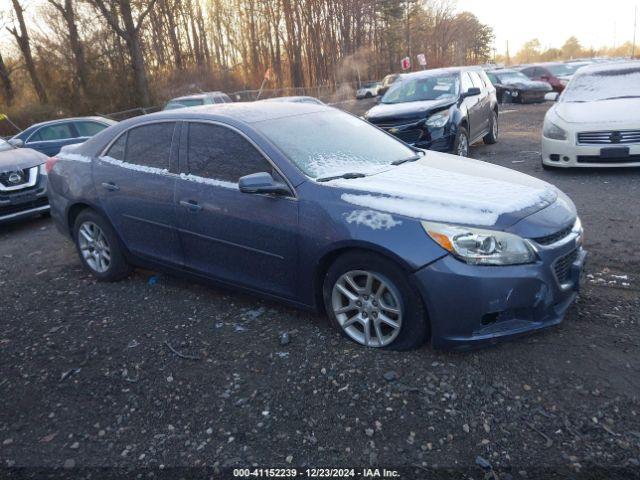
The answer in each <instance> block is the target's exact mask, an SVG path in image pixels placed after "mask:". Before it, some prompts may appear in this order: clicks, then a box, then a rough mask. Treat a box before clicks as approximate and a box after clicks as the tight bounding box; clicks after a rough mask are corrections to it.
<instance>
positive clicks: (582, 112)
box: [555, 98, 640, 124]
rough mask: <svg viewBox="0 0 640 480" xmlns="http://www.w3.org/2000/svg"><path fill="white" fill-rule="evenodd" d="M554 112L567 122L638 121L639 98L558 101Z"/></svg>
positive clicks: (639, 118) (639, 115)
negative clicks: (580, 101) (579, 101)
mask: <svg viewBox="0 0 640 480" xmlns="http://www.w3.org/2000/svg"><path fill="white" fill-rule="evenodd" d="M555 113H556V114H557V115H558V116H559V117H560V118H561V119H562V120H564V121H565V122H569V123H636V124H638V123H640V98H617V99H612V100H599V101H596V102H582V103H578V102H560V103H558V104H556V105H555Z"/></svg>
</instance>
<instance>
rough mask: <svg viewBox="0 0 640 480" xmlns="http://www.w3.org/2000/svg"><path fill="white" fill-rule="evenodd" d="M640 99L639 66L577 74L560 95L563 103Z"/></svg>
mask: <svg viewBox="0 0 640 480" xmlns="http://www.w3.org/2000/svg"><path fill="white" fill-rule="evenodd" d="M634 97H640V66H634V67H632V68H609V69H606V68H603V69H600V70H596V71H594V72H588V73H579V74H577V75H575V76H574V77H573V79H572V80H571V82H569V85H568V86H567V88H566V89H565V91H564V93H563V94H562V97H561V99H562V100H561V101H563V102H593V101H598V100H610V99H615V98H634Z"/></svg>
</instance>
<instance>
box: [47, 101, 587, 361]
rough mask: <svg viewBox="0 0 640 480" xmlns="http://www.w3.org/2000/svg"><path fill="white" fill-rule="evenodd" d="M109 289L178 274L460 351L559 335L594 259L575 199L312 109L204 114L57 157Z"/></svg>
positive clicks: (118, 131)
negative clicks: (134, 273)
mask: <svg viewBox="0 0 640 480" xmlns="http://www.w3.org/2000/svg"><path fill="white" fill-rule="evenodd" d="M46 169H47V171H48V174H49V183H50V200H51V215H52V216H53V218H54V219H55V221H56V224H57V226H58V228H59V229H60V231H61V232H62V233H64V234H65V235H67V236H68V237H69V238H71V239H72V240H73V241H74V242H75V245H76V248H77V251H78V254H79V256H80V259H81V261H82V263H83V264H84V266H85V267H86V268H87V269H88V270H89V271H90V272H91V273H92V274H93V275H94V276H95V277H96V278H97V279H99V280H103V281H115V280H120V279H122V278H124V277H126V276H127V275H128V274H129V273H130V271H131V268H132V267H133V266H134V265H135V266H144V267H147V268H153V269H161V270H168V271H170V272H175V273H179V274H184V275H189V276H191V277H193V278H196V279H201V280H204V281H211V282H214V283H216V284H222V285H227V286H233V287H235V288H239V289H243V290H245V291H249V292H253V293H256V294H259V295H261V296H264V297H268V298H272V299H277V300H280V301H283V302H286V303H288V304H291V305H294V306H297V307H301V308H306V309H312V310H320V311H324V312H326V314H327V316H328V317H329V319H330V322H331V323H332V324H333V325H334V326H335V327H336V328H337V329H338V330H339V331H340V332H341V333H342V334H343V335H345V336H346V337H348V338H350V339H351V340H353V341H355V342H357V343H359V344H361V345H365V346H368V347H381V348H389V349H398V350H400V349H409V348H415V347H417V346H419V345H420V344H422V343H423V342H424V341H425V340H426V339H428V338H429V339H430V340H431V343H432V345H433V346H435V347H438V348H465V347H470V346H474V345H481V344H485V343H492V342H494V341H496V340H499V339H502V338H506V337H510V336H514V335H519V334H524V333H528V332H533V331H536V330H539V329H542V328H544V327H548V326H551V325H555V324H558V323H559V322H560V321H561V320H562V318H563V316H564V315H565V312H566V311H567V309H568V308H569V306H570V305H571V303H572V302H573V300H574V299H575V297H576V294H577V291H578V288H579V277H580V272H581V269H582V265H583V262H584V260H585V256H586V253H585V251H584V250H583V248H582V246H581V242H582V227H581V225H580V220H579V218H578V216H577V214H576V209H575V207H574V205H573V203H572V202H571V200H569V198H568V197H567V196H566V195H564V194H563V193H562V192H560V191H559V190H557V189H556V188H554V187H553V186H551V185H550V184H548V183H545V182H542V181H540V180H536V179H534V178H532V177H529V176H526V175H523V174H520V173H517V172H515V171H512V170H509V169H505V168H502V167H498V166H493V165H489V164H486V163H484V162H480V161H475V160H470V159H465V158H459V157H456V156H452V155H447V154H442V153H436V152H431V151H423V150H418V149H413V148H410V147H409V146H407V145H406V144H404V143H402V142H400V141H398V140H396V139H395V138H394V137H393V136H391V135H389V134H387V133H385V132H383V131H381V130H379V129H377V128H375V127H373V126H372V125H370V124H368V123H367V122H364V121H362V120H361V119H359V118H356V117H354V116H352V115H350V114H347V113H344V112H341V111H339V110H336V109H333V108H331V107H326V106H322V105H311V104H290V103H286V104H285V103H279V102H254V103H244V104H242V103H239V104H228V105H218V106H213V107H208V106H205V107H195V108H185V109H180V110H173V111H166V112H161V113H156V114H152V115H146V116H143V117H137V118H134V119H130V120H127V121H124V122H122V123H119V124H118V125H114V126H113V127H110V128H109V129H107V130H105V131H104V132H102V133H100V134H98V135H96V136H95V137H93V138H92V139H90V140H88V141H87V142H86V143H84V144H82V145H79V146H76V147H68V148H66V149H64V150H63V151H62V152H61V153H60V154H59V155H58V156H56V157H55V158H52V159H50V160H49V161H48V163H47V167H46Z"/></svg>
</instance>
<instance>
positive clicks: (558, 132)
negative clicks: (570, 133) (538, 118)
mask: <svg viewBox="0 0 640 480" xmlns="http://www.w3.org/2000/svg"><path fill="white" fill-rule="evenodd" d="M542 135H544V136H545V137H547V138H551V139H553V140H566V139H567V132H566V131H564V130H563V129H562V128H560V127H559V126H557V125H556V124H555V123H552V122H550V121H549V120H545V121H544V126H543V127H542Z"/></svg>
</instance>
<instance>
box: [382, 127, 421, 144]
mask: <svg viewBox="0 0 640 480" xmlns="http://www.w3.org/2000/svg"><path fill="white" fill-rule="evenodd" d="M389 133H391V134H392V135H394V136H396V137H397V138H399V139H400V140H402V141H403V142H406V143H415V142H417V141H418V140H420V137H421V136H422V130H418V129H417V128H413V129H411V130H402V131H400V132H395V133H394V132H389Z"/></svg>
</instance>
